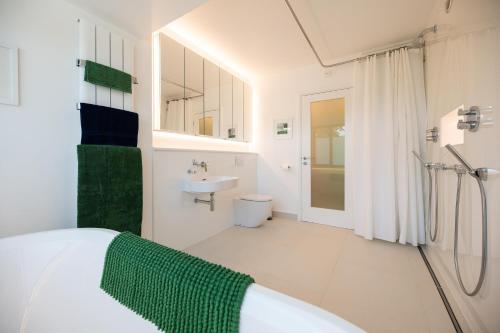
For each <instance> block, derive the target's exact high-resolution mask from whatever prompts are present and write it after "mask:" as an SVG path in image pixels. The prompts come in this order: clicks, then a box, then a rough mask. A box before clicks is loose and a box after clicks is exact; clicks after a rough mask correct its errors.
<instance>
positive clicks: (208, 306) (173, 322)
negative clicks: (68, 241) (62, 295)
mask: <svg viewBox="0 0 500 333" xmlns="http://www.w3.org/2000/svg"><path fill="white" fill-rule="evenodd" d="M253 282H254V280H253V278H252V277H250V276H248V275H245V274H242V273H238V272H234V271H232V270H230V269H228V268H225V267H222V266H220V265H216V264H212V263H209V262H207V261H205V260H202V259H200V258H196V257H193V256H191V255H189V254H187V253H184V252H181V251H177V250H173V249H170V248H168V247H165V246H162V245H159V244H157V243H153V242H151V241H148V240H145V239H142V238H140V237H138V236H135V235H133V234H131V233H122V234H120V235H118V236H116V237H115V239H113V241H112V242H111V244H110V245H109V247H108V250H107V253H106V259H105V262H104V270H103V273H102V279H101V288H102V289H103V290H104V291H105V292H106V293H108V294H109V295H111V296H112V297H113V298H115V299H116V300H117V301H118V302H120V303H121V304H123V305H125V306H126V307H128V308H129V309H131V310H133V311H134V312H136V313H137V314H139V315H141V316H142V317H143V318H145V319H147V320H149V321H151V322H152V323H154V324H155V325H156V326H157V327H158V329H159V330H161V331H163V332H175V333H196V332H207V333H225V332H234V333H236V332H238V330H239V322H240V309H241V305H242V303H243V298H244V296H245V293H246V290H247V288H248V287H249V286H250V285H251V284H252V283H253Z"/></svg>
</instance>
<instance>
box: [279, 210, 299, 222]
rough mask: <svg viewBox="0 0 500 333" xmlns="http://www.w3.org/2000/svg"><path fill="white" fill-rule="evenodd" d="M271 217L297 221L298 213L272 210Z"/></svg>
mask: <svg viewBox="0 0 500 333" xmlns="http://www.w3.org/2000/svg"><path fill="white" fill-rule="evenodd" d="M273 217H276V218H279V219H287V220H294V221H297V218H298V215H297V214H292V213H285V212H278V211H275V210H273Z"/></svg>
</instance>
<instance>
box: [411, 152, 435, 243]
mask: <svg viewBox="0 0 500 333" xmlns="http://www.w3.org/2000/svg"><path fill="white" fill-rule="evenodd" d="M412 153H413V155H415V157H416V158H417V159H418V160H419V161H420V163H422V166H423V167H424V168H425V169H426V170H427V176H428V178H429V197H428V198H429V200H428V203H427V214H426V215H427V225H428V229H429V236H430V239H431V241H433V242H434V241H435V240H436V236H437V227H438V219H437V215H438V212H437V209H438V203H437V200H438V194H437V189H438V188H437V185H436V212H435V216H436V217H435V220H434V228H432V199H433V192H434V191H433V189H434V186H433V180H432V171H431V169H432V168H435V169H434V170H435V171H434V172H435V181H436V184H437V173H438V168H437V164H435V163H430V162H425V161H424V160H423V159H422V157H421V156H420V155H419V154H418V153H417V152H416V151H414V150H413V151H412ZM432 229H434V232H433V231H432Z"/></svg>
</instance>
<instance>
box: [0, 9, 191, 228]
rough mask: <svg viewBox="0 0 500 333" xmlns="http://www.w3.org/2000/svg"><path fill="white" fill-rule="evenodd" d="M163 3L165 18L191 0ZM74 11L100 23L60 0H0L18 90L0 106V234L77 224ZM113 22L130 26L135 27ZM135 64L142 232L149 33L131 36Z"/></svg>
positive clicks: (147, 174)
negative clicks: (17, 100)
mask: <svg viewBox="0 0 500 333" xmlns="http://www.w3.org/2000/svg"><path fill="white" fill-rule="evenodd" d="M198 2H201V1H198ZM169 3H171V4H172V8H170V12H169V15H173V16H172V18H173V17H178V16H180V15H182V14H183V13H184V12H185V11H187V10H188V9H189V8H191V7H192V6H193V3H192V1H191V2H190V4H189V6H184V5H182V4H181V5H179V3H177V5H179V6H177V5H176V6H174V4H175V2H172V1H170V2H169ZM82 4H85V3H82ZM149 10H150V9H149ZM149 10H148V12H149ZM79 17H82V18H86V19H88V20H96V21H98V22H99V19H98V18H97V17H94V16H93V15H91V14H89V13H87V12H85V11H83V10H82V9H79V8H77V7H75V6H73V5H71V4H69V3H67V2H65V1H62V0H45V1H37V0H7V1H5V0H3V1H1V2H0V41H2V42H5V43H8V44H10V45H14V46H17V47H19V49H20V62H19V66H20V97H21V105H20V106H19V107H14V106H6V105H0V154H1V158H0V237H3V236H8V235H14V234H20V233H26V232H35V231H41V230H49V229H57V228H69V227H75V226H76V194H77V158H76V145H77V144H78V143H79V141H80V134H81V132H80V121H79V113H78V111H77V110H76V109H75V105H76V102H77V101H78V93H77V92H78V86H77V83H78V71H77V68H76V66H75V59H76V58H77V46H78V40H77V38H78V30H77V29H78V24H77V21H76V20H77V18H79ZM99 23H100V24H106V22H99ZM164 23H165V24H167V23H168V22H164ZM114 29H117V30H125V31H133V30H134V27H128V26H121V27H114ZM135 71H136V76H137V78H138V80H139V82H140V85H138V86H136V87H135V94H136V95H135V107H134V110H135V111H136V112H138V113H139V117H140V118H139V122H140V123H139V132H140V133H139V146H140V148H141V149H142V153H143V169H144V213H143V234H144V236H146V237H150V236H151V221H152V216H151V215H152V174H151V172H152V171H151V168H152V163H151V160H152V152H151V147H152V134H151V129H152V127H151V118H152V116H151V94H152V87H151V79H152V75H151V40H150V39H149V37H147V38H144V37H143V38H139V39H138V40H137V43H136V48H135Z"/></svg>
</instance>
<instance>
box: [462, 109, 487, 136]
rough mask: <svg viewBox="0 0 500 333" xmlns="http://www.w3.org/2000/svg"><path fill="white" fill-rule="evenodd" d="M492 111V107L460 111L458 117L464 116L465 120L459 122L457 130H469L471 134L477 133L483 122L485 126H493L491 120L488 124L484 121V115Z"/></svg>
mask: <svg viewBox="0 0 500 333" xmlns="http://www.w3.org/2000/svg"><path fill="white" fill-rule="evenodd" d="M491 111H492V107H491V106H487V107H483V108H481V107H479V106H471V107H470V108H469V109H460V110H458V115H459V116H463V117H464V119H463V120H459V121H458V124H457V128H458V129H461V130H469V131H470V132H476V131H477V130H478V129H479V125H480V124H481V120H483V125H491V124H492V121H491V119H489V121H487V122H485V121H484V120H485V119H482V118H483V117H484V113H490V112H491ZM481 112H482V113H483V115H482V114H481Z"/></svg>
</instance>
